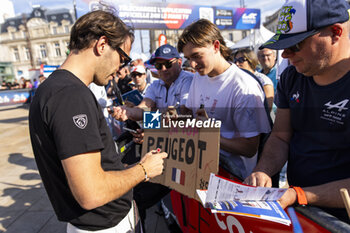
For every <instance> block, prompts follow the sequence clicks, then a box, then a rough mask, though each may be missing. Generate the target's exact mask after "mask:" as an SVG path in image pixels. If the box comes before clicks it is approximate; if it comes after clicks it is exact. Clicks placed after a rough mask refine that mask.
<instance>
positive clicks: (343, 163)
mask: <svg viewBox="0 0 350 233" xmlns="http://www.w3.org/2000/svg"><path fill="white" fill-rule="evenodd" d="M279 20H280V21H279V24H278V31H277V34H276V35H275V36H274V37H272V38H271V39H270V40H269V41H267V42H266V43H265V44H264V45H262V46H261V48H271V49H284V51H283V53H282V57H284V58H288V60H289V62H290V63H291V66H290V67H288V68H287V69H286V70H285V71H284V72H283V73H282V75H281V79H280V81H279V84H278V88H277V95H276V101H275V103H276V105H277V107H278V108H277V115H276V121H275V125H274V128H273V131H272V133H271V136H270V138H269V140H268V141H267V143H266V144H265V150H264V152H263V154H262V157H261V159H260V161H259V163H258V165H257V166H256V168H255V169H254V172H253V173H252V175H251V176H250V177H249V178H247V179H246V182H247V183H249V184H251V185H258V186H270V185H271V179H270V177H271V176H272V175H274V174H275V173H276V171H279V170H280V169H281V168H282V166H283V164H284V163H285V162H286V161H288V168H287V171H288V183H289V184H290V185H293V186H296V187H292V188H289V189H288V190H287V192H286V193H285V194H284V195H283V197H282V198H281V199H280V203H281V205H282V207H286V206H289V205H293V204H301V205H306V204H310V205H316V206H319V207H321V208H322V209H323V210H325V211H326V212H328V213H330V214H332V215H334V216H336V217H338V218H339V219H341V220H343V221H346V222H349V218H348V216H347V214H346V211H345V206H344V203H343V201H342V198H341V195H340V192H339V189H341V188H347V189H348V190H349V189H350V170H349V167H350V156H349V155H350V137H349V135H350V103H349V100H350V98H349V89H350V73H349V71H350V40H349V25H350V23H349V5H348V3H346V2H345V1H344V0H332V1H331V0H292V1H288V2H287V3H286V4H285V5H284V6H283V7H282V9H281V16H280V17H279Z"/></svg>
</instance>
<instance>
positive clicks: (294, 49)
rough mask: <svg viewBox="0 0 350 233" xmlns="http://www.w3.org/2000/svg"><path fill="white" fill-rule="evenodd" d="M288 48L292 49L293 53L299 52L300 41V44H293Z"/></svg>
mask: <svg viewBox="0 0 350 233" xmlns="http://www.w3.org/2000/svg"><path fill="white" fill-rule="evenodd" d="M287 49H289V50H290V51H292V52H293V53H296V52H299V51H300V45H299V43H298V44H295V45H293V46H291V47H289V48H287Z"/></svg>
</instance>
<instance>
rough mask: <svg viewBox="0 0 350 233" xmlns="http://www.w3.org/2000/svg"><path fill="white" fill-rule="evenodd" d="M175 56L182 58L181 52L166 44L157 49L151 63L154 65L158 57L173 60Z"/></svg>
mask: <svg viewBox="0 0 350 233" xmlns="http://www.w3.org/2000/svg"><path fill="white" fill-rule="evenodd" d="M173 58H180V54H179V52H178V51H177V49H176V48H175V47H173V46H171V45H170V44H165V45H162V46H160V47H159V48H158V49H157V50H156V52H155V53H154V56H153V55H152V57H151V59H150V63H151V64H152V65H153V64H154V62H155V61H156V59H164V60H171V59H173Z"/></svg>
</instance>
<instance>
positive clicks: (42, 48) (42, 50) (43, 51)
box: [40, 44, 47, 58]
mask: <svg viewBox="0 0 350 233" xmlns="http://www.w3.org/2000/svg"><path fill="white" fill-rule="evenodd" d="M40 55H41V58H46V57H47V52H46V45H45V44H41V45H40Z"/></svg>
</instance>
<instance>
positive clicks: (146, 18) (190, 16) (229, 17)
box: [77, 0, 261, 30]
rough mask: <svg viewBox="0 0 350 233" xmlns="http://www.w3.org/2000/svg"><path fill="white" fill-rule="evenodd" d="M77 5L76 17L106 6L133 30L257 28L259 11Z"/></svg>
mask: <svg viewBox="0 0 350 233" xmlns="http://www.w3.org/2000/svg"><path fill="white" fill-rule="evenodd" d="M103 2H104V5H101V4H100V3H99V1H96V0H81V1H77V13H78V17H80V16H82V15H83V14H85V13H87V12H89V11H92V10H97V9H105V8H107V5H108V6H112V7H114V8H115V10H116V12H117V14H118V16H119V17H120V18H121V19H122V20H123V21H124V22H125V23H126V24H128V25H132V26H133V27H134V28H135V29H162V30H164V29H184V28H185V27H187V26H188V25H190V24H191V23H192V22H195V21H197V20H198V19H202V18H205V19H208V20H210V21H211V22H213V23H214V24H216V25H217V26H218V28H219V29H221V30H223V29H240V30H247V29H257V28H260V15H261V14H260V9H248V8H232V7H224V6H197V5H184V4H176V3H164V2H153V3H152V2H150V3H130V2H119V1H115V0H107V1H103Z"/></svg>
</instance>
